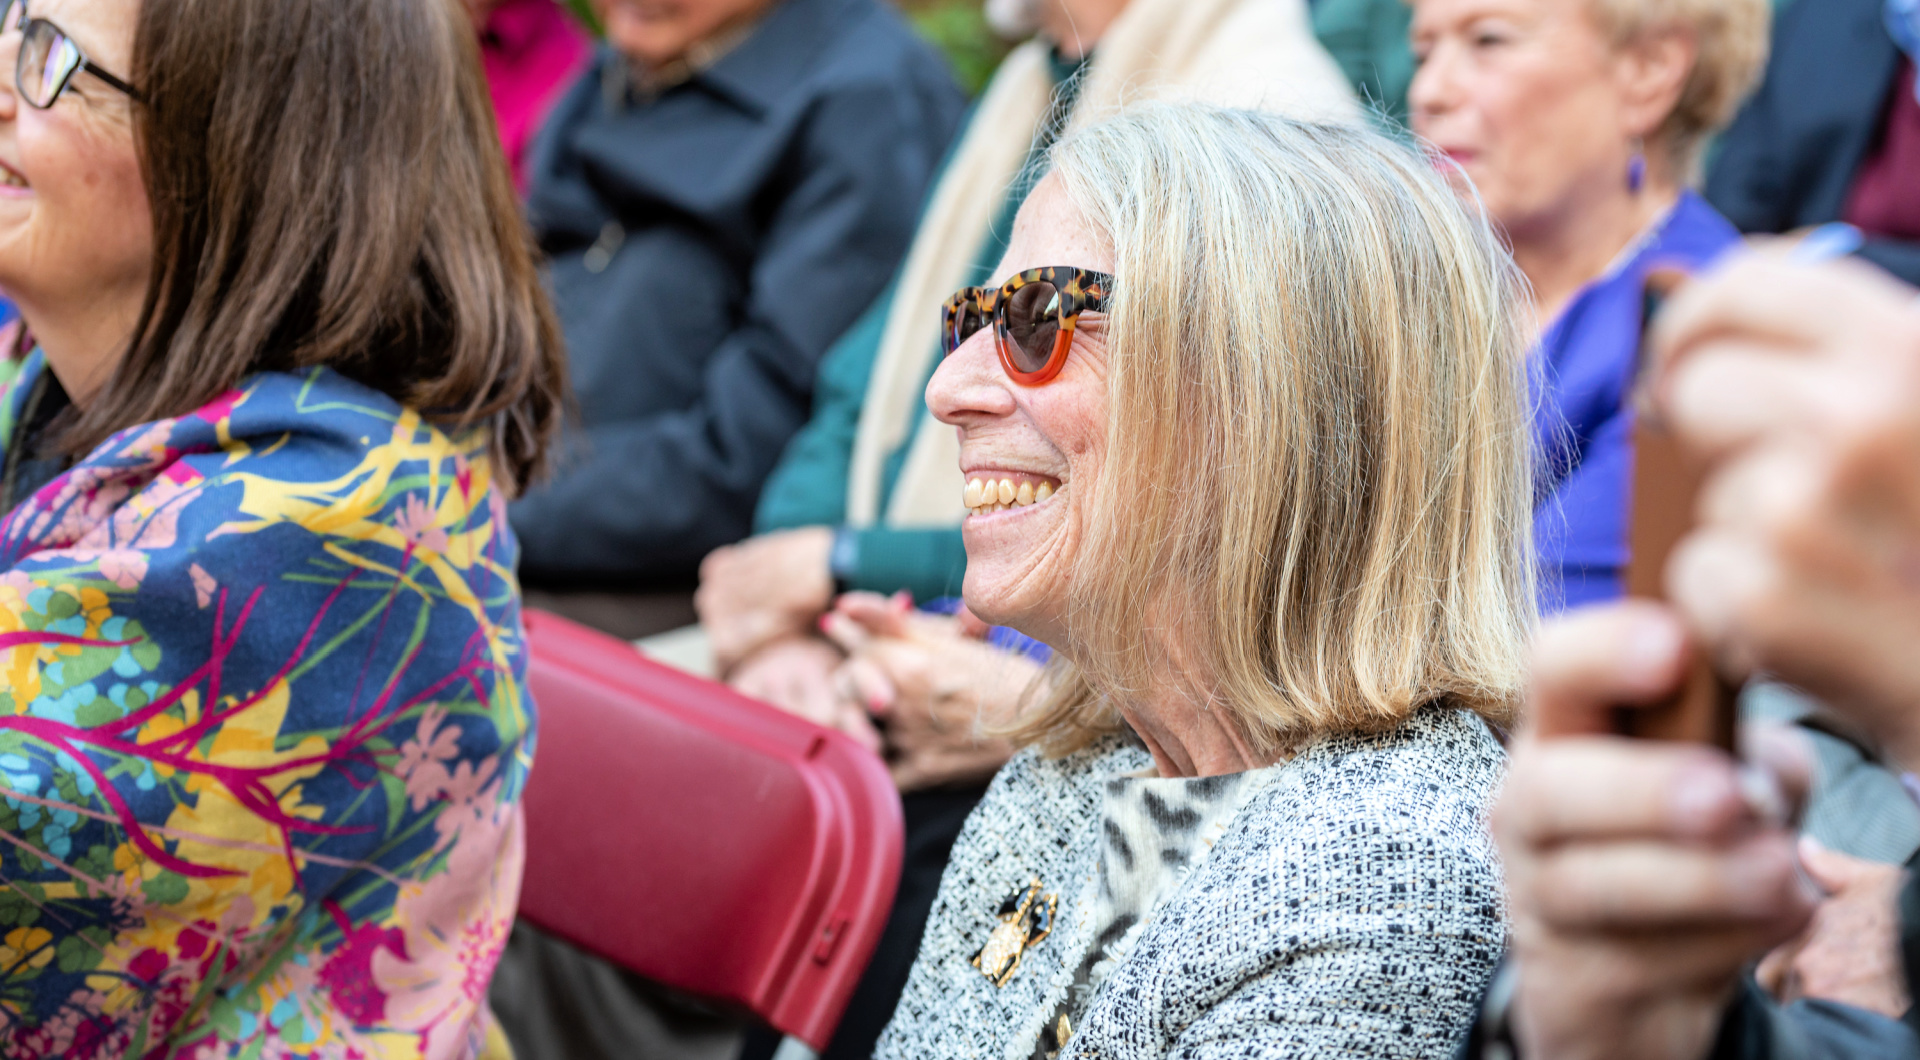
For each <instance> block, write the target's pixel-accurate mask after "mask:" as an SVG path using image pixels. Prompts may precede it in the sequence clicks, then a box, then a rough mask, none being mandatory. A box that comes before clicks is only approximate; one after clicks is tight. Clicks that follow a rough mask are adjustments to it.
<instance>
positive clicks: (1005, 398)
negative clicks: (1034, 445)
mask: <svg viewBox="0 0 1920 1060" xmlns="http://www.w3.org/2000/svg"><path fill="white" fill-rule="evenodd" d="M993 343H994V338H993V331H992V329H990V328H982V329H980V330H979V331H978V332H975V333H974V335H973V337H971V338H969V339H968V340H967V341H965V342H963V343H961V344H960V348H959V349H957V350H955V351H953V352H952V353H950V354H948V355H947V356H946V357H945V358H944V359H942V360H941V362H940V367H938V368H936V369H935V370H934V373H933V379H932V380H931V381H930V382H928V383H927V408H928V409H929V410H930V411H931V412H932V413H933V414H934V416H936V417H938V418H939V420H940V422H941V423H949V424H952V425H954V426H956V427H963V426H966V425H967V424H969V423H977V422H980V421H982V420H988V419H995V418H998V417H1001V416H1007V415H1010V414H1011V413H1012V412H1013V408H1014V401H1013V392H1012V390H1011V387H1012V386H1013V383H1012V381H1011V380H1009V379H1008V378H1007V373H1006V372H1004V371H1002V370H1001V368H1000V358H999V355H998V354H997V353H995V352H994V347H993Z"/></svg>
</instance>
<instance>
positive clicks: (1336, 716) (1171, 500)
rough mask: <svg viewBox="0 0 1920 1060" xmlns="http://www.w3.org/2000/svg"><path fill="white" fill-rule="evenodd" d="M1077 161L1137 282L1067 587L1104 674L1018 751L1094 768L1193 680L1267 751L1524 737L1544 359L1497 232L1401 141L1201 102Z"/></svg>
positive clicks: (1120, 259) (1072, 150)
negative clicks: (1131, 717)
mask: <svg viewBox="0 0 1920 1060" xmlns="http://www.w3.org/2000/svg"><path fill="white" fill-rule="evenodd" d="M1052 161H1053V165H1054V170H1055V172H1056V173H1057V174H1058V177H1059V179H1060V181H1061V182H1062V184H1063V186H1064V189H1065V191H1066V193H1067V195H1068V197H1069V199H1070V200H1071V201H1072V202H1073V203H1074V204H1075V205H1076V206H1077V207H1078V208H1079V210H1080V211H1081V213H1082V214H1083V215H1084V216H1085V218H1086V219H1087V221H1088V222H1089V223H1090V225H1091V226H1092V228H1093V229H1094V231H1096V232H1098V233H1100V234H1102V235H1103V236H1104V237H1105V239H1106V240H1107V241H1108V242H1109V243H1110V244H1111V246H1112V249H1113V260H1114V264H1115V275H1116V277H1117V278H1118V282H1117V285H1116V292H1115V297H1114V301H1113V303H1112V308H1111V311H1110V316H1109V321H1108V328H1109V330H1108V335H1109V336H1110V339H1109V346H1108V349H1109V351H1110V352H1109V362H1110V363H1109V377H1108V384H1107V385H1108V393H1107V401H1108V427H1107V440H1106V446H1107V449H1106V461H1105V469H1104V470H1103V472H1102V474H1101V476H1100V481H1099V482H1098V483H1097V485H1096V486H1095V489H1094V496H1092V497H1089V498H1085V501H1086V502H1087V503H1090V504H1092V505H1093V519H1092V520H1091V525H1092V527H1093V529H1092V531H1091V534H1092V540H1088V541H1083V542H1082V543H1081V549H1080V553H1079V554H1080V556H1081V557H1082V558H1081V560H1080V561H1079V562H1078V563H1077V569H1076V570H1074V571H1071V572H1069V573H1068V575H1067V582H1068V585H1069V588H1068V592H1069V593H1070V594H1071V602H1070V607H1069V615H1068V620H1067V622H1068V637H1069V640H1070V641H1071V643H1072V646H1073V654H1074V655H1075V656H1077V657H1078V660H1079V662H1078V665H1075V664H1073V663H1068V662H1066V661H1064V660H1060V661H1057V662H1056V664H1055V666H1056V670H1055V673H1054V675H1053V676H1054V680H1053V681H1052V682H1051V683H1050V685H1049V686H1048V691H1047V692H1046V694H1045V698H1044V700H1043V701H1042V702H1041V703H1039V704H1038V705H1037V707H1036V708H1035V709H1034V710H1032V711H1030V712H1029V713H1028V716H1027V717H1026V718H1025V720H1024V721H1023V722H1022V723H1021V724H1020V726H1019V727H1018V728H1017V729H1016V730H1015V731H1014V733H1013V735H1014V736H1015V738H1016V739H1017V740H1019V741H1021V742H1038V743H1041V744H1043V745H1045V746H1046V747H1047V748H1048V749H1049V750H1051V751H1053V752H1054V753H1063V752H1066V751H1070V750H1072V749H1075V748H1077V747H1080V746H1084V745H1085V744H1086V743H1087V742H1088V741H1089V740H1091V739H1092V738H1093V737H1094V736H1096V735H1098V734H1100V733H1102V732H1106V731H1112V730H1114V729H1115V728H1117V727H1118V724H1119V719H1118V716H1117V714H1116V713H1115V711H1114V709H1113V707H1112V702H1113V699H1114V698H1115V697H1116V696H1126V695H1128V694H1130V693H1135V692H1138V691H1140V690H1142V689H1146V688H1151V687H1156V686H1158V687H1164V686H1165V684H1166V682H1167V681H1168V680H1172V681H1173V682H1174V683H1175V687H1179V688H1181V689H1183V690H1190V691H1191V692H1192V694H1193V695H1194V696H1195V697H1196V699H1197V701H1198V700H1202V699H1204V700H1210V702H1199V705H1200V706H1202V707H1203V708H1210V709H1222V710H1225V711H1227V712H1230V713H1231V714H1232V715H1233V716H1234V717H1235V718H1236V719H1237V720H1238V722H1239V723H1240V725H1241V727H1242V729H1243V730H1244V731H1245V732H1246V734H1247V735H1248V737H1249V739H1251V740H1252V741H1253V742H1254V743H1255V744H1256V745H1257V746H1259V747H1260V748H1262V749H1264V750H1269V751H1271V750H1277V749H1280V748H1284V747H1286V746H1290V745H1292V744H1294V743H1296V742H1297V741H1299V740H1300V739H1302V738H1305V737H1309V736H1312V735H1314V734H1317V733H1321V732H1329V731H1352V730H1379V729H1385V728H1390V727H1392V726H1394V725H1397V724H1398V723H1400V722H1401V721H1403V720H1405V719H1406V718H1408V717H1409V716H1411V715H1412V714H1413V713H1414V712H1415V711H1416V710H1418V709H1420V708H1421V707H1422V706H1423V705H1426V704H1429V703H1434V702H1445V703H1447V704H1450V705H1453V706H1458V707H1464V708H1467V709H1470V710H1473V711H1476V712H1478V713H1479V714H1481V715H1482V716H1484V717H1486V718H1488V719H1490V720H1492V721H1494V722H1496V723H1506V722H1508V721H1510V720H1511V718H1512V717H1513V714H1514V711H1515V709H1516V706H1517V704H1518V702H1519V699H1520V694H1521V689H1522V684H1523V678H1524V667H1525V651H1526V642H1527V638H1528V636H1529V635H1530V633H1531V629H1532V626H1533V622H1534V605H1533V561H1532V552H1531V545H1530V542H1531V522H1530V520H1531V491H1532V485H1531V483H1532V477H1531V476H1532V472H1531V468H1532V463H1531V444H1530V434H1529V430H1528V423H1527V414H1526V403H1525V402H1526V398H1525V395H1526V378H1525V366H1524V358H1525V350H1526V339H1525V337H1524V333H1523V331H1522V326H1521V316H1520V313H1519V308H1518V307H1519V306H1520V304H1521V300H1520V291H1521V287H1520V280H1519V274H1518V272H1517V271H1516V270H1515V268H1514V267H1513V264H1512V260H1511V259H1510V258H1509V257H1508V256H1507V255H1506V253H1505V251H1504V250H1502V249H1501V246H1500V244H1499V242H1498V240H1497V238H1496V237H1495V234H1494V231H1493V229H1492V227H1491V226H1490V224H1489V222H1488V220H1487V218H1486V217H1485V216H1484V213H1483V212H1481V211H1478V210H1476V209H1475V208H1474V207H1473V206H1471V205H1469V204H1463V202H1462V200H1461V199H1460V197H1459V196H1458V195H1456V194H1455V193H1454V192H1453V191H1452V190H1450V189H1449V188H1448V187H1447V185H1446V184H1445V183H1444V182H1443V181H1442V180H1441V179H1440V178H1439V177H1438V176H1437V175H1436V173H1435V171H1434V169H1433V166H1432V165H1431V164H1430V163H1429V162H1428V161H1427V160H1426V159H1425V158H1423V157H1422V156H1420V155H1419V154H1417V153H1416V152H1415V151H1414V150H1412V149H1411V148H1409V147H1406V146H1403V145H1400V144H1397V143H1394V142H1392V141H1390V140H1388V139H1386V138H1385V137H1383V136H1381V135H1379V134H1378V133H1374V132H1371V131H1368V130H1367V129H1364V128H1360V127H1348V126H1333V125H1316V124H1307V123H1301V122H1296V121H1291V120H1288V119H1285V118H1281V117H1277V116H1274V115H1270V114H1261V113H1255V112H1251V111H1241V110H1227V109H1221V108H1216V107H1210V106H1202V105H1193V104H1187V105H1167V104H1155V105H1149V106H1144V107H1140V108H1137V109H1134V110H1130V111H1126V112H1123V113H1122V114H1120V115H1119V116H1117V117H1114V118H1111V119H1109V120H1106V121H1104V122H1101V123H1099V124H1097V125H1094V126H1092V127H1089V128H1086V129H1084V130H1081V131H1079V132H1076V133H1074V134H1072V135H1071V136H1069V137H1068V138H1066V139H1065V140H1063V141H1062V142H1061V143H1060V144H1059V145H1058V146H1057V147H1055V149H1054V151H1053V156H1052ZM1078 485H1079V484H1078V483H1076V488H1077V487H1078ZM1199 675H1205V676H1204V677H1202V676H1199ZM1203 690H1204V691H1203Z"/></svg>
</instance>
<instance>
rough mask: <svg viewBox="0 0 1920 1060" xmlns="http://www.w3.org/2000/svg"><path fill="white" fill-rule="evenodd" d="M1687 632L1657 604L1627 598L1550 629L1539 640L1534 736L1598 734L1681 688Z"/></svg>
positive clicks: (1531, 707)
mask: <svg viewBox="0 0 1920 1060" xmlns="http://www.w3.org/2000/svg"><path fill="white" fill-rule="evenodd" d="M1686 644H1687V637H1686V632H1685V631H1684V630H1683V629H1682V628H1681V626H1680V624H1679V622H1678V621H1677V620H1676V619H1675V618H1674V616H1673V614H1672V613H1671V612H1670V611H1668V610H1667V609H1666V608H1664V607H1662V606H1661V605H1659V604H1655V603H1652V602H1649V601H1644V600H1628V601H1622V602H1620V603H1617V604H1612V605H1608V606H1605V607H1593V608H1583V609H1580V610H1577V611H1573V612H1570V613H1568V614H1567V615H1566V616H1564V617H1562V618H1560V619H1558V620H1555V621H1553V622H1549V623H1547V624H1546V625H1545V626H1544V627H1542V629H1541V631H1540V634H1539V636H1538V637H1537V638H1536V640H1535V645H1534V654H1533V694H1532V697H1531V701H1530V703H1529V707H1528V718H1527V726H1528V730H1529V733H1530V735H1533V736H1539V737H1553V736H1571V735H1597V734H1601V733H1609V732H1612V731H1613V728H1614V712H1615V711H1616V710H1618V709H1619V708H1621V707H1631V706H1638V705H1648V704H1652V703H1657V702H1659V701H1660V700H1661V699H1663V698H1664V697H1666V696H1668V695H1671V694H1672V693H1673V691H1674V690H1675V689H1676V688H1677V687H1678V684H1679V681H1680V678H1681V676H1682V667H1683V665H1684V663H1685V659H1686Z"/></svg>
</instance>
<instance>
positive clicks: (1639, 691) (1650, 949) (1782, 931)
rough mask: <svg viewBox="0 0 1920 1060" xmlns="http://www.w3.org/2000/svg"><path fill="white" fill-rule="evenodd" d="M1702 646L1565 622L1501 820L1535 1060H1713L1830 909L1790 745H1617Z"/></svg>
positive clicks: (1595, 622) (1655, 623)
mask: <svg viewBox="0 0 1920 1060" xmlns="http://www.w3.org/2000/svg"><path fill="white" fill-rule="evenodd" d="M1686 657H1687V645H1686V637H1685V634H1684V633H1683V632H1682V629H1681V627H1680V625H1679V623H1678V622H1677V621H1676V620H1675V618H1674V616H1673V615H1672V613H1671V612H1669V611H1667V610H1666V609H1665V608H1664V607H1661V606H1659V605H1655V604H1650V603H1645V602H1629V603H1624V604H1619V605H1614V606H1611V607H1604V608H1595V609H1591V610H1588V611H1583V612H1576V613H1574V614H1572V615H1570V616H1568V617H1566V618H1564V619H1561V620H1559V621H1558V622H1555V623H1553V624H1550V625H1548V626H1547V627H1546V628H1545V629H1544V630H1543V631H1542V632H1541V635H1540V638H1539V641H1538V644H1537V646H1536V650H1535V657H1534V678H1533V680H1534V686H1533V691H1532V693H1531V702H1530V704H1529V709H1528V713H1527V717H1528V727H1527V729H1526V730H1525V731H1523V732H1522V734H1521V736H1520V738H1519V740H1518V741H1517V742H1516V744H1515V746H1514V749H1513V764H1512V770H1511V772H1510V773H1509V775H1508V778H1507V785H1506V789H1505V791H1504V792H1503V793H1502V795H1501V798H1500V802H1499V804H1498V806H1497V807H1496V809H1495V812H1494V832H1495V835H1496V837H1497V838H1498V840H1499V843H1500V851H1501V854H1502V857H1503V858H1504V860H1505V865H1506V870H1507V881H1508V886H1509V892H1510V895H1511V901H1512V916H1513V924H1514V934H1513V950H1512V959H1513V961H1514V965H1515V970H1516V973H1517V975H1518V977H1519V978H1518V982H1517V986H1516V993H1515V995H1514V1003H1513V1005H1514V1007H1513V1009H1512V1018H1513V1026H1514V1031H1515V1033H1516V1035H1517V1037H1518V1040H1519V1044H1520V1046H1521V1053H1522V1055H1525V1056H1527V1057H1529V1058H1534V1060H1586V1058H1593V1060H1600V1058H1615V1057H1627V1056H1630V1057H1635V1058H1636V1060H1698V1058H1700V1057H1703V1056H1705V1055H1706V1053H1707V1051H1708V1049H1709V1048H1710V1047H1711V1045H1712V1042H1713V1036H1714V1033H1715V1031H1716V1030H1717V1029H1718V1027H1719V1023H1720V1020H1721V1017H1722V1013H1723V1010H1724V1008H1725V1006H1726V1003H1727V1001H1728V1000H1729V998H1730V997H1731V996H1732V994H1733V992H1734V990H1735V988H1736V985H1737V983H1738V982H1739V978H1740V976H1741V974H1742V970H1743V968H1744V967H1745V966H1746V965H1747V964H1748V963H1749V962H1750V961H1752V960H1754V959H1755V958H1757V957H1759V956H1760V955H1761V954H1762V953H1765V952H1766V951H1767V950H1768V949H1769V948H1771V947H1773V946H1775V945H1778V944H1779V943H1780V942H1782V941H1783V940H1785V939H1788V938H1791V937H1792V936H1793V935H1794V933H1795V932H1797V931H1799V930H1800V929H1801V928H1802V927H1803V926H1804V925H1805V924H1806V923H1807V921H1808V918H1809V917H1810V916H1811V914H1812V910H1813V903H1814V901H1815V899H1816V898H1817V897H1818V896H1817V895H1815V894H1813V893H1811V892H1810V889H1809V888H1807V886H1806V885H1805V884H1804V883H1803V881H1802V878H1801V877H1800V876H1799V874H1798V872H1797V870H1796V867H1795V865H1796V863H1795V852H1794V836H1793V833H1792V832H1791V830H1789V829H1788V828H1787V827H1786V820H1787V817H1788V812H1787V807H1788V806H1789V804H1790V801H1791V799H1792V796H1793V795H1794V793H1796V792H1798V791H1800V790H1804V785H1805V780H1806V774H1805V764H1804V760H1803V759H1799V758H1798V757H1797V756H1796V755H1795V754H1794V753H1793V750H1792V749H1791V748H1790V747H1782V746H1779V745H1765V746H1759V747H1755V748H1752V749H1750V752H1749V754H1750V757H1754V758H1756V759H1757V760H1758V761H1759V762H1761V763H1763V764H1762V765H1759V766H1755V767H1748V768H1746V769H1744V770H1743V769H1742V767H1740V766H1739V765H1738V764H1737V763H1736V762H1734V761H1733V760H1732V759H1731V758H1729V757H1727V756H1726V755H1724V754H1722V753H1721V752H1719V751H1717V750H1714V749H1713V748H1710V747H1705V746H1700V745H1690V744H1678V743H1659V742H1653V741H1635V740H1627V739H1623V738H1620V737H1616V736H1611V735H1608V733H1609V732H1610V731H1611V728H1612V726H1611V721H1612V714H1613V712H1614V711H1615V710H1617V709H1622V708H1627V709H1631V708H1632V707H1634V706H1637V705H1645V704H1648V703H1651V702H1655V701H1657V700H1658V699H1660V698H1661V697H1663V696H1664V695H1666V694H1668V693H1670V692H1671V691H1673V690H1674V689H1676V688H1677V686H1678V684H1679V682H1680V679H1681V675H1682V674H1683V672H1684V669H1683V667H1684V662H1685V659H1686Z"/></svg>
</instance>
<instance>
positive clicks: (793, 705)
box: [727, 637, 881, 754]
mask: <svg viewBox="0 0 1920 1060" xmlns="http://www.w3.org/2000/svg"><path fill="white" fill-rule="evenodd" d="M840 662H841V655H840V649H838V648H836V647H834V646H833V645H831V644H829V643H827V642H826V641H824V640H821V639H820V638H818V637H787V638H784V639H782V640H777V641H774V642H773V643H772V644H768V645H766V646H765V647H762V648H761V649H760V650H759V651H757V652H755V653H754V654H753V655H751V656H749V657H748V658H747V659H746V660H745V661H743V662H741V663H740V665H738V666H736V667H734V669H733V675H732V677H730V678H729V679H728V680H727V684H729V685H731V686H732V687H733V690H734V691H736V692H739V693H740V694H741V695H746V696H752V697H753V698H755V699H759V700H764V701H765V702H768V703H771V704H773V705H774V706H776V707H779V708H780V709H781V710H784V711H786V712H787V713H789V714H793V715H795V716H797V717H801V718H805V719H806V720H808V721H810V722H813V723H814V724H815V725H819V726H823V727H825V728H829V729H839V730H840V731H841V732H844V733H846V734H847V735H848V736H851V737H853V738H854V739H855V740H856V741H858V742H859V743H860V745H861V746H862V747H865V748H867V749H868V750H870V751H872V752H874V753H875V754H879V753H880V750H881V745H880V733H879V731H878V730H877V729H875V728H874V727H873V722H872V721H870V720H868V718H867V712H866V711H865V710H863V709H861V708H860V707H859V705H858V704H855V703H852V702H850V701H848V700H847V699H845V698H844V697H842V696H841V695H840V694H839V693H838V692H837V691H835V684H834V672H835V671H836V670H838V669H839V668H840Z"/></svg>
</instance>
